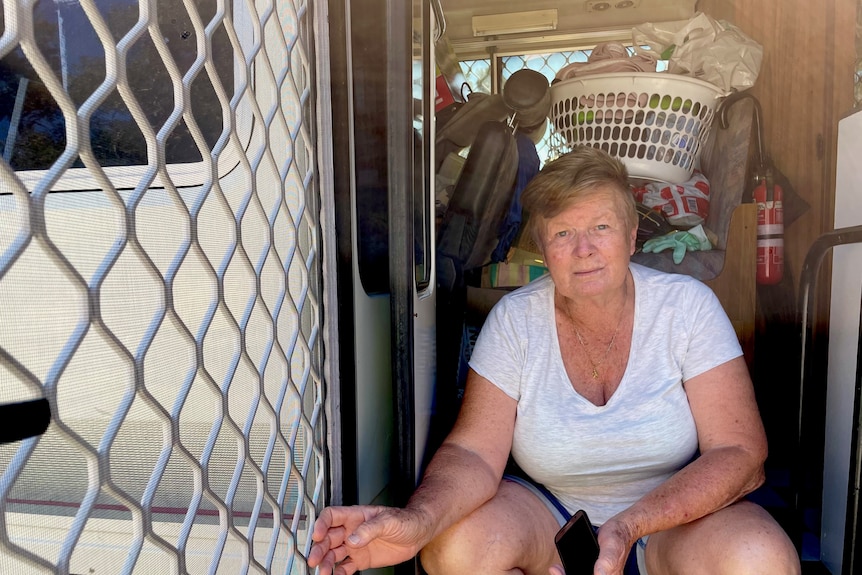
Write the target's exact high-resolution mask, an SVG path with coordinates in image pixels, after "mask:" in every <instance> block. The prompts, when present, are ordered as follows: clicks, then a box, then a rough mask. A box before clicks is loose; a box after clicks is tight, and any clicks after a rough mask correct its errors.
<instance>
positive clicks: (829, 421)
mask: <svg viewBox="0 0 862 575" xmlns="http://www.w3.org/2000/svg"><path fill="white" fill-rule="evenodd" d="M860 149H862V111H858V112H856V113H855V114H852V115H850V116H847V117H846V118H844V119H842V120H841V121H840V122H839V123H838V160H837V171H836V181H835V229H839V228H845V227H849V226H858V225H860V224H862V202H860V198H859V191H860V190H862V158H860V156H859V150H860ZM832 252H833V253H832V301H831V304H830V317H829V367H828V370H827V393H826V412H827V413H828V414H829V417H827V418H826V431H825V435H826V441H825V445H824V455H823V458H824V464H823V516H822V532H821V538H820V555H821V560H822V561H823V564H824V565H826V567H828V568H829V569H830V571H831V572H832V573H841V572H842V569H841V566H842V563H843V558H844V555H843V554H844V523H845V521H846V518H847V487H848V474H849V472H850V449H851V445H850V439H851V435H852V430H853V425H854V422H853V398H854V389H855V386H856V370H857V365H856V359H857V358H856V353H857V341H858V339H859V311H860V302H859V294H860V293H862V274H860V269H862V265H860V263H862V246H860V245H857V244H853V245H847V246H837V247H836V248H834V249H833V251H832Z"/></svg>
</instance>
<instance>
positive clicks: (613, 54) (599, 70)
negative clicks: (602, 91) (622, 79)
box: [554, 42, 656, 82]
mask: <svg viewBox="0 0 862 575" xmlns="http://www.w3.org/2000/svg"><path fill="white" fill-rule="evenodd" d="M655 71H656V60H655V59H654V58H652V57H651V55H650V54H649V53H648V52H647V53H644V54H633V55H629V52H628V50H627V49H626V47H625V46H623V45H622V44H621V43H619V42H602V43H601V44H598V45H597V46H596V47H595V48H594V49H593V51H592V52H591V53H590V55H589V57H588V58H587V61H586V62H572V63H571V64H569V65H568V66H566V67H564V68H562V69H561V70H560V71H559V72H557V74H556V76H555V77H554V81H555V82H561V81H563V80H568V79H570V78H575V77H578V76H586V75H588V74H604V73H607V72H655Z"/></svg>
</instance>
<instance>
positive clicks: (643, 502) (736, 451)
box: [608, 357, 767, 544]
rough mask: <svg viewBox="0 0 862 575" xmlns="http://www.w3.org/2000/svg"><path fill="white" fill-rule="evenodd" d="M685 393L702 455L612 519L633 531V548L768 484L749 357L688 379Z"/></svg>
mask: <svg viewBox="0 0 862 575" xmlns="http://www.w3.org/2000/svg"><path fill="white" fill-rule="evenodd" d="M685 390H686V394H687V396H688V401H689V404H690V406H691V412H692V415H693V416H694V421H695V426H696V427H697V436H698V444H699V447H700V456H699V457H698V458H697V459H695V460H694V461H692V462H691V463H690V464H688V465H687V466H686V467H684V468H683V469H681V470H680V471H679V472H678V473H676V474H675V475H674V476H673V477H671V478H670V479H669V480H668V481H666V482H665V483H663V484H662V485H661V486H659V487H658V488H656V489H654V490H653V491H651V492H650V493H648V494H647V495H645V496H644V497H643V498H642V499H640V500H639V501H638V502H637V503H635V504H634V505H632V506H631V507H630V508H628V509H626V510H625V511H623V512H621V513H619V514H618V515H616V516H615V517H613V518H611V519H610V520H609V521H608V523H610V524H612V526H613V528H614V530H617V529H622V530H623V531H625V532H627V534H628V538H629V541H628V543H629V544H632V543H634V541H636V540H637V539H638V538H640V537H642V536H644V535H647V534H650V533H656V532H658V531H663V530H665V529H669V528H671V527H676V526H678V525H682V524H684V523H688V522H690V521H694V520H695V519H699V518H701V517H704V516H705V515H708V514H710V513H712V512H714V511H717V510H719V509H722V508H723V507H726V506H728V505H730V504H732V503H734V502H736V501H738V500H739V499H740V498H742V497H744V496H745V495H746V494H748V493H750V492H752V491H754V490H755V489H757V487H759V486H760V485H761V484H762V483H763V480H764V471H763V464H764V462H765V461H766V454H767V447H766V434H765V432H764V429H763V423H762V422H761V419H760V414H759V412H758V409H757V402H756V400H755V396H754V389H753V386H752V383H751V378H750V377H749V375H748V369H747V366H746V364H745V361H744V360H743V358H742V357H739V358H736V359H733V360H731V361H728V362H726V363H724V364H722V365H719V366H717V367H715V368H713V369H711V370H709V371H707V372H705V373H703V374H701V375H699V376H697V377H694V378H692V379H690V380H688V381H687V382H686V383H685ZM610 528H611V526H609V529H610Z"/></svg>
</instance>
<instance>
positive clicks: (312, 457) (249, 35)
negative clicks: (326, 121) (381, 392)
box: [0, 0, 326, 574]
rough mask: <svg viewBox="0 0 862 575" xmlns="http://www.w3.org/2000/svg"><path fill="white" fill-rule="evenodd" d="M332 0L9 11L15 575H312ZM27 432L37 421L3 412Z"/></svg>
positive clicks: (1, 103) (4, 553)
mask: <svg viewBox="0 0 862 575" xmlns="http://www.w3.org/2000/svg"><path fill="white" fill-rule="evenodd" d="M311 24H312V23H311V6H310V3H309V1H308V0H281V1H277V2H273V1H265V0H249V1H244V2H236V3H232V2H229V1H226V0H194V1H193V0H186V1H182V0H141V1H140V2H138V0H80V1H79V0H55V1H53V2H50V1H44V0H43V1H37V2H32V1H27V0H18V1H15V0H5V1H4V3H3V13H2V20H0V34H2V35H0V150H2V153H3V156H2V160H0V404H3V403H11V402H16V401H22V400H26V399H31V398H38V397H46V398H47V399H48V400H49V402H50V405H51V411H52V423H51V425H50V427H49V428H48V431H47V432H46V433H45V434H44V435H43V436H41V437H36V438H31V439H26V440H23V441H19V442H15V443H10V444H6V445H0V473H2V475H0V572H2V573H23V574H30V573H73V574H100V573H108V574H115V573H158V574H164V573H230V574H235V573H305V572H306V571H307V568H306V566H305V563H304V559H303V555H304V553H305V552H306V551H307V549H308V548H309V547H310V540H309V529H310V526H311V524H312V523H313V521H314V519H315V518H316V509H318V508H319V507H320V506H321V504H322V498H323V485H324V471H325V469H324V467H325V460H326V456H325V445H324V439H325V435H324V428H323V426H324V421H323V382H322V377H321V369H322V364H323V357H322V343H321V341H320V330H321V317H322V311H321V309H320V300H321V294H322V285H321V264H320V257H319V250H320V246H319V242H320V240H319V238H320V230H319V225H318V222H319V206H318V203H319V199H318V198H319V193H318V188H317V174H316V172H315V161H314V146H315V133H314V127H315V109H314V102H315V100H314V94H313V91H314V90H313V88H314V69H313V66H312V65H311V64H310V62H311V61H313V59H312V55H313V52H312V50H313V42H312V40H313V37H312V36H313V34H312V26H311ZM0 424H3V425H9V424H14V422H0Z"/></svg>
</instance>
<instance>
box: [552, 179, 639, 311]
mask: <svg viewBox="0 0 862 575" xmlns="http://www.w3.org/2000/svg"><path fill="white" fill-rule="evenodd" d="M617 193H618V192H616V191H614V190H613V189H610V188H597V189H596V190H595V191H593V192H591V193H589V194H588V195H587V196H585V197H583V198H581V199H579V200H578V201H577V202H576V203H574V204H573V205H572V206H570V207H569V208H567V209H566V210H565V211H563V212H562V213H560V214H559V215H557V216H554V217H553V218H549V219H547V220H545V222H544V224H545V225H544V231H543V234H542V248H543V251H544V258H545V265H546V266H547V267H548V271H549V272H550V274H551V277H552V278H553V279H554V284H555V285H556V289H557V290H558V291H559V292H560V294H561V295H563V296H566V297H592V296H601V295H603V294H606V293H611V292H612V291H613V290H615V289H618V288H620V287H622V285H623V283H624V282H625V280H626V275H627V274H628V266H629V258H630V257H631V255H632V254H633V253H634V252H635V240H636V239H637V227H634V228H632V227H631V225H630V224H629V223H628V221H627V219H626V217H625V215H624V213H623V209H624V208H623V202H622V201H621V200H620V199H618V198H617V196H616V194H617Z"/></svg>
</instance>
